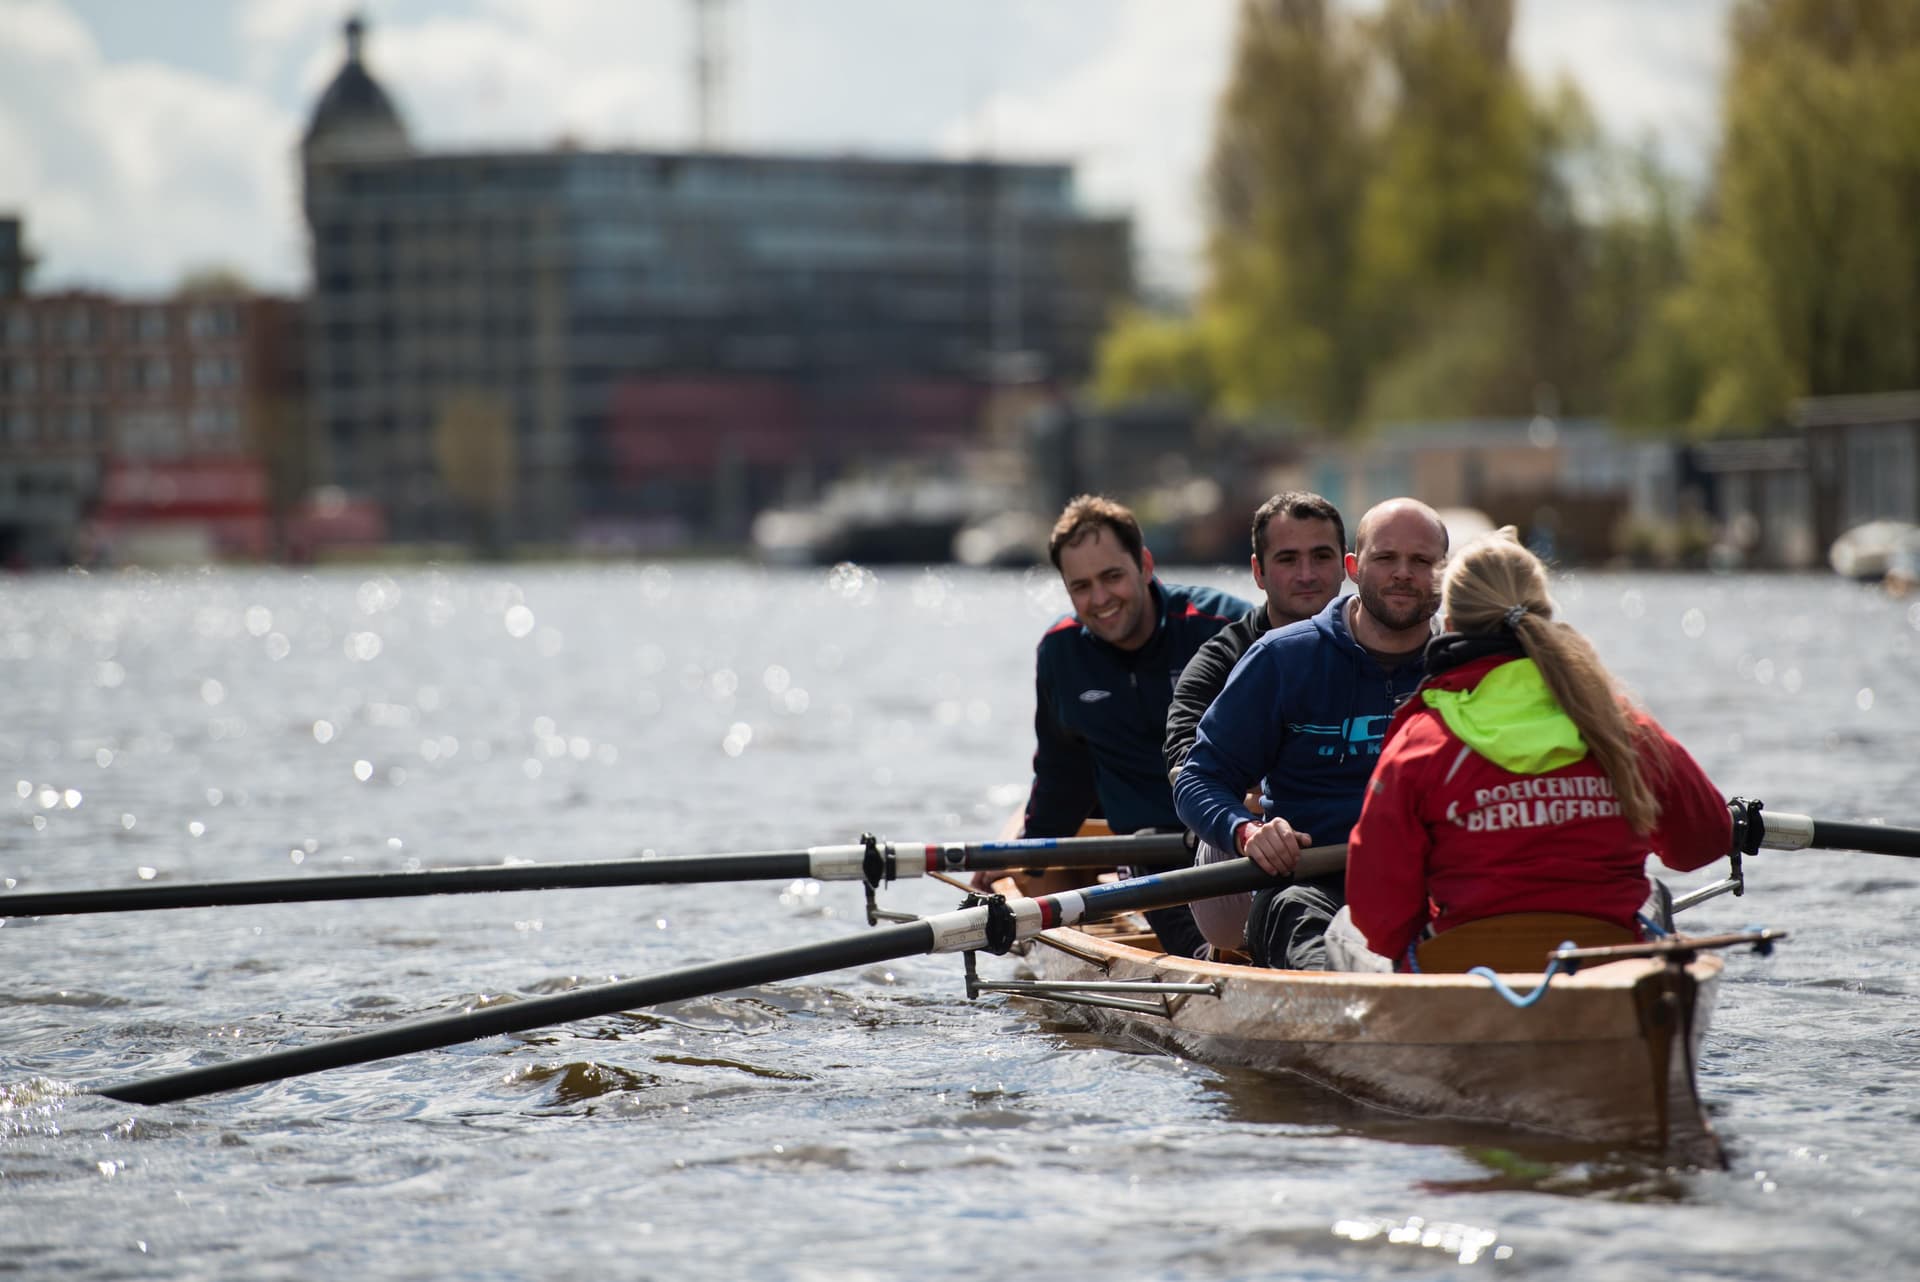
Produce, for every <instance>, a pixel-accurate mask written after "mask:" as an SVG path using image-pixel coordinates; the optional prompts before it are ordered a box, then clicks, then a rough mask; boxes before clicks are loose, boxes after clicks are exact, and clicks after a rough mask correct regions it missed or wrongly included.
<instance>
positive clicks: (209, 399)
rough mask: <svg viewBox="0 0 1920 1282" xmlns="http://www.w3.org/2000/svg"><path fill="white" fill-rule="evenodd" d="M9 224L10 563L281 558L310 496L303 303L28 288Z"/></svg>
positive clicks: (4, 462)
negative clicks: (300, 494)
mask: <svg viewBox="0 0 1920 1282" xmlns="http://www.w3.org/2000/svg"><path fill="white" fill-rule="evenodd" d="M31 266H32V263H31V259H30V257H29V255H28V254H27V253H26V250H25V248H24V245H23V240H22V229H21V223H20V220H19V219H18V218H13V217H8V218H0V287H3V288H0V446H3V447H4V448H0V565H7V566H34V565H57V564H61V563H64V562H70V561H80V562H88V561H94V560H114V561H143V562H148V563H158V562H170V563H171V562H183V561H185V562H204V561H208V560H214V559H231V558H243V559H260V558H264V557H268V556H271V555H274V554H276V553H277V552H278V551H280V550H281V548H279V547H277V546H276V543H277V542H278V539H279V536H280V534H281V533H282V525H281V518H282V517H283V516H285V515H286V513H287V511H288V510H289V509H290V507H291V505H292V504H293V502H294V501H295V499H294V495H293V494H292V492H291V491H292V489H293V488H295V487H297V486H298V485H299V484H300V482H301V479H302V478H301V477H299V476H298V475H297V474H295V473H294V472H292V471H289V470H288V469H287V468H286V467H284V466H280V464H281V463H282V462H283V461H284V462H296V461H297V460H295V459H294V457H293V456H294V455H295V454H297V449H298V435H299V423H300V418H301V407H300V394H301V393H300V386H299V383H300V377H299V366H300V344H299V339H298V332H299V331H298V326H299V304H298V303H297V302H295V301H294V300H292V299H286V298H275V297H269V296H262V295H256V294H252V293H248V292H246V291H244V290H243V289H238V288H222V289H208V290H201V291H188V292H185V293H182V294H180V295H177V296H174V297H170V298H152V299H138V298H121V297H116V296H112V295H108V294H102V293H97V292H92V291H82V290H66V291H61V292H57V293H47V294H34V293H30V292H28V290H27V288H26V285H27V278H28V274H29V271H30V269H31Z"/></svg>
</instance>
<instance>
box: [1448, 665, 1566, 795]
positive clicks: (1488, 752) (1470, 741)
mask: <svg viewBox="0 0 1920 1282" xmlns="http://www.w3.org/2000/svg"><path fill="white" fill-rule="evenodd" d="M1420 697H1421V699H1422V700H1424V701H1425V702H1426V705H1427V706H1428V707H1429V708H1432V709H1433V710H1434V711H1435V712H1437V713H1439V714H1440V719H1441V720H1442V721H1444V722H1446V723H1447V729H1449V730H1451V731H1453V732H1454V733H1455V734H1456V735H1458V736H1460V738H1461V740H1462V741H1464V742H1465V743H1466V745H1467V746H1468V747H1469V748H1472V749H1473V750H1474V751H1475V752H1477V753H1479V754H1480V755H1481V756H1483V757H1485V758H1486V759H1487V760H1489V761H1491V762H1493V764H1494V765H1496V766H1499V767H1500V768H1501V769H1502V770H1511V771H1512V772H1513V773H1514V774H1517V775H1543V774H1545V773H1547V772H1548V771H1549V770H1558V769H1559V768H1560V767H1561V766H1570V765H1572V764H1573V763H1574V762H1576V761H1578V760H1580V759H1581V758H1582V757H1584V756H1586V755H1587V743H1586V740H1584V739H1582V738H1581V737H1580V731H1579V729H1578V728H1577V727H1576V726H1575V725H1574V724H1573V722H1572V720H1570V719H1569V718H1568V716H1567V714H1566V713H1564V712H1562V711H1560V705H1559V704H1558V703H1556V702H1554V698H1553V694H1552V692H1551V691H1549V690H1548V689H1547V681H1546V678H1545V677H1543V676H1541V675H1540V668H1539V665H1537V664H1535V663H1534V661H1533V660H1532V659H1514V660H1512V661H1511V662H1509V663H1503V664H1501V665H1500V666H1499V667H1497V668H1495V669H1493V671H1491V672H1489V673H1487V675H1486V676H1484V677H1482V678H1481V679H1480V684H1479V685H1477V686H1475V687H1474V688H1473V689H1471V690H1423V691H1421V692H1420Z"/></svg>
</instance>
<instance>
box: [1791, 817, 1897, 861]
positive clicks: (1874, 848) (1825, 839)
mask: <svg viewBox="0 0 1920 1282" xmlns="http://www.w3.org/2000/svg"><path fill="white" fill-rule="evenodd" d="M1813 844H1814V845H1816V846H1824V847H1826V848H1827V849H1829V850H1863V851H1866V852H1867V853H1869V854H1875V855H1905V856H1907V857H1908V858H1910V859H1920V831H1916V830H1915V829H1912V828H1894V827H1891V826H1888V825H1885V824H1857V823H1842V822H1839V821H1837V820H1832V819H1816V820H1814V821H1813Z"/></svg>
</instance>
